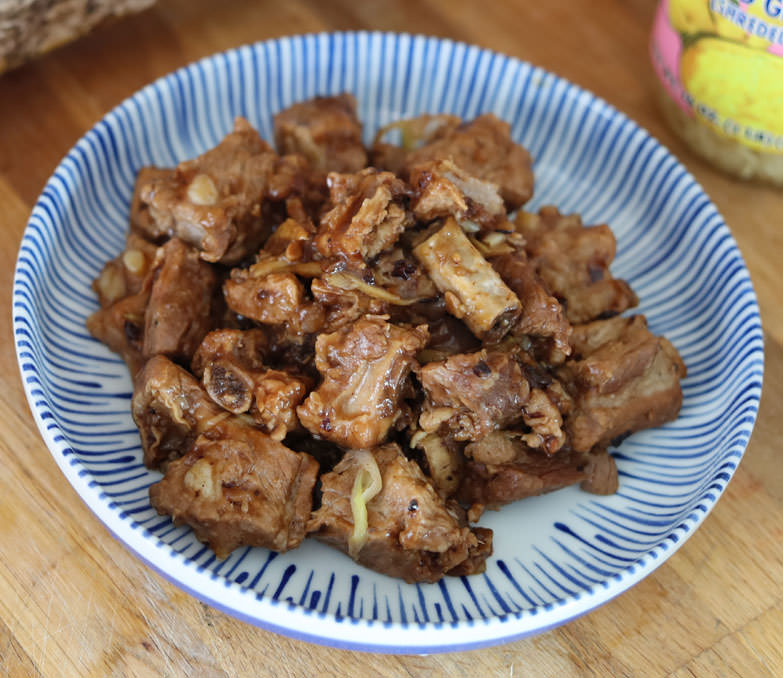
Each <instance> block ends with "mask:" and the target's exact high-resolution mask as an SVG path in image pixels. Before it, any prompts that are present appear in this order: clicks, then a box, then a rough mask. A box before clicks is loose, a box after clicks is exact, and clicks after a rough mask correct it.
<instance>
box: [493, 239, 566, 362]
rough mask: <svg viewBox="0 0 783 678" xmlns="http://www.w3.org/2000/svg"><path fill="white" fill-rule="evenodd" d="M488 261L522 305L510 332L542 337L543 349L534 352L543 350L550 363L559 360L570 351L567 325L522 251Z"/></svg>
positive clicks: (562, 314)
mask: <svg viewBox="0 0 783 678" xmlns="http://www.w3.org/2000/svg"><path fill="white" fill-rule="evenodd" d="M490 263H491V264H492V267H493V268H494V269H495V270H496V271H497V272H498V274H499V275H500V277H501V278H502V280H503V282H504V283H506V285H508V286H509V288H510V289H511V290H512V291H513V292H514V294H516V295H517V297H518V298H519V301H520V303H521V304H522V313H521V314H520V316H519V321H518V322H517V325H516V327H514V329H513V333H514V334H516V335H519V334H523V335H527V336H529V337H531V338H532V339H543V340H544V346H545V350H543V351H539V352H538V353H543V355H541V357H542V358H543V359H545V360H546V361H547V362H549V363H550V364H554V365H556V364H559V363H562V362H563V361H564V360H565V359H566V357H567V356H569V355H570V354H571V346H570V345H569V337H570V336H571V324H570V323H569V322H568V320H567V319H566V317H565V313H564V312H563V307H562V306H560V303H559V302H558V301H557V299H555V298H554V297H553V296H551V295H550V294H549V293H548V292H547V291H546V288H545V287H544V285H543V283H542V281H541V279H540V278H539V277H538V276H537V275H536V272H535V268H534V267H533V266H532V265H531V263H530V262H529V261H528V260H527V257H526V256H525V253H524V252H513V253H510V254H503V255H500V256H497V257H493V258H492V259H490Z"/></svg>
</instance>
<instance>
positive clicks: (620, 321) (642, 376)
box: [558, 316, 685, 451]
mask: <svg viewBox="0 0 783 678" xmlns="http://www.w3.org/2000/svg"><path fill="white" fill-rule="evenodd" d="M572 345H573V349H574V359H573V360H568V361H566V363H565V364H564V365H563V366H562V367H561V368H560V369H559V370H558V375H559V377H560V379H561V381H562V382H563V383H564V384H565V386H566V387H567V388H568V389H569V390H570V392H571V395H572V396H573V398H574V410H573V412H572V413H571V414H570V415H569V416H568V417H567V419H566V430H567V432H568V435H569V439H570V442H571V445H572V447H573V448H574V449H575V450H577V451H587V450H590V449H591V448H592V447H594V446H595V445H607V444H609V443H610V442H611V441H612V440H613V439H615V438H618V437H625V436H626V435H628V434H630V433H632V432H634V431H638V430H640V429H644V428H652V427H655V426H660V425H661V424H663V423H664V422H667V421H671V420H672V419H675V418H676V417H677V413H678V412H679V410H680V406H681V404H682V389H681V387H680V378H681V377H684V376H685V365H684V364H683V362H682V359H681V358H680V356H679V354H678V353H677V351H676V349H675V348H674V347H673V346H672V345H671V344H670V343H669V342H668V341H667V340H666V339H664V338H663V337H656V336H654V335H653V334H652V333H651V332H650V331H649V330H648V329H647V323H646V321H645V319H644V316H633V317H631V318H620V317H618V318H611V319H609V320H597V321H595V322H592V323H589V324H587V325H581V326H576V327H575V328H574V334H573V336H572Z"/></svg>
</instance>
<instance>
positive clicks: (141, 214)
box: [130, 167, 173, 242]
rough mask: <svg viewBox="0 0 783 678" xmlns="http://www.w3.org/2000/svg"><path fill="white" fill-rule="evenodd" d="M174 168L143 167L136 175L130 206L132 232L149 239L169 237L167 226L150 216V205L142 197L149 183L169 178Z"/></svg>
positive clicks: (157, 239) (158, 240) (155, 239)
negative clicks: (159, 223)
mask: <svg viewBox="0 0 783 678" xmlns="http://www.w3.org/2000/svg"><path fill="white" fill-rule="evenodd" d="M172 171H173V170H170V169H161V168H158V167H142V168H141V169H140V170H139V173H138V174H137V175H136V185H135V187H134V189H133V198H132V199H131V206H130V232H131V233H136V234H138V235H140V236H141V237H143V238H147V239H148V240H154V241H155V242H161V241H162V240H165V239H167V238H168V237H169V235H170V233H169V231H168V229H167V228H163V227H161V226H160V225H158V224H157V223H156V222H155V220H154V219H153V218H152V216H150V210H149V205H148V204H147V203H146V202H144V200H142V198H141V193H142V190H143V189H144V187H145V186H147V184H150V183H152V182H155V181H158V180H168V179H169V177H171V174H172Z"/></svg>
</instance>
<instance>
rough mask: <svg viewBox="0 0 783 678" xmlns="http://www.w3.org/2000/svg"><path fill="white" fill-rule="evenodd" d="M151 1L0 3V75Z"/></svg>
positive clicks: (31, 0)
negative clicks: (104, 21)
mask: <svg viewBox="0 0 783 678" xmlns="http://www.w3.org/2000/svg"><path fill="white" fill-rule="evenodd" d="M154 2H155V0H0V73H2V72H3V71H6V70H8V69H10V68H13V67H14V66H18V65H19V64H21V63H23V62H24V61H27V60H28V59H31V58H33V57H35V56H38V55H39V54H43V53H44V52H48V51H49V50H51V49H54V48H55V47H58V46H60V45H62V44H64V43H66V42H70V41H71V40H75V39H76V38H78V37H79V36H81V35H84V34H85V33H87V32H88V31H89V30H91V29H92V28H93V27H94V26H95V25H96V24H98V23H99V22H100V21H103V20H104V19H106V18H108V17H112V16H121V15H123V14H129V13H131V12H138V11H140V10H142V9H144V8H146V7H149V6H150V5H152V4H153V3H154Z"/></svg>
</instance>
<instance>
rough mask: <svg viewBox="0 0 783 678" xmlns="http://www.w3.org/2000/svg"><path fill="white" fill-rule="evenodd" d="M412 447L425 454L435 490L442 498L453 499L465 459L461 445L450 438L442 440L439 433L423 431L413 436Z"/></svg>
mask: <svg viewBox="0 0 783 678" xmlns="http://www.w3.org/2000/svg"><path fill="white" fill-rule="evenodd" d="M410 445H411V447H416V448H418V449H420V450H421V451H422V452H423V453H424V458H425V459H426V461H427V471H428V475H429V477H430V480H431V481H432V484H433V485H434V486H435V489H437V490H438V492H440V494H441V495H442V496H444V497H451V496H452V495H453V494H454V493H455V492H456V490H457V487H458V486H459V482H460V478H461V477H462V466H463V457H462V450H461V449H460V445H459V444H458V443H456V442H455V441H454V440H452V439H450V438H442V437H441V436H439V435H438V434H437V433H425V432H423V431H420V432H418V433H416V434H414V435H413V437H412V438H411V442H410Z"/></svg>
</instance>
